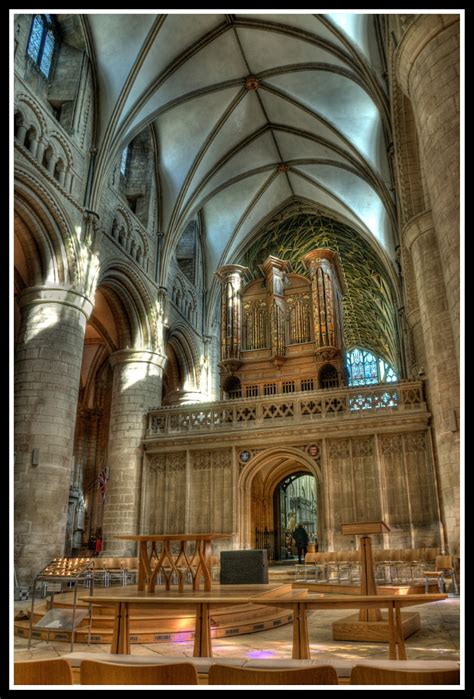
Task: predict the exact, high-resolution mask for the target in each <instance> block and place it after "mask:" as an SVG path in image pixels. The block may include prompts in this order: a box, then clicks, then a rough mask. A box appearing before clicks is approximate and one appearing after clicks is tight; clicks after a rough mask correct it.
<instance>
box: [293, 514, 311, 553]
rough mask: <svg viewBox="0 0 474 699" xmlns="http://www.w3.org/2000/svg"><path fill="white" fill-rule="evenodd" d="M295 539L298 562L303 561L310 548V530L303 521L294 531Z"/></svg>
mask: <svg viewBox="0 0 474 699" xmlns="http://www.w3.org/2000/svg"><path fill="white" fill-rule="evenodd" d="M293 539H294V540H295V544H296V548H297V551H298V563H303V561H304V557H305V556H306V551H307V550H308V541H309V536H308V532H307V531H306V529H305V528H304V527H303V525H302V524H301V523H300V524H298V526H297V527H296V529H295V531H294V532H293Z"/></svg>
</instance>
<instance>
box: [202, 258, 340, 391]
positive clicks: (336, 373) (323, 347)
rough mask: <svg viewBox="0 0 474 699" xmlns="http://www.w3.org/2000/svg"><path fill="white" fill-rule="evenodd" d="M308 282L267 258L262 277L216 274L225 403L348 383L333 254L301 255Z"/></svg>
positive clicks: (229, 269) (240, 270)
mask: <svg viewBox="0 0 474 699" xmlns="http://www.w3.org/2000/svg"><path fill="white" fill-rule="evenodd" d="M302 262H303V264H304V268H305V270H306V274H296V273H293V272H291V269H290V263H289V262H287V261H285V260H280V259H278V258H277V257H274V256H272V255H269V256H268V257H267V259H266V260H265V261H264V262H263V264H261V265H260V266H259V271H260V275H259V276H258V277H257V278H256V279H253V280H252V281H250V282H249V283H246V279H248V276H249V273H250V270H248V268H246V267H243V266H241V265H225V266H223V267H221V268H220V269H219V270H218V272H217V273H216V274H217V277H218V278H219V280H220V283H221V361H220V364H219V368H220V372H221V386H222V391H223V394H224V397H228V398H247V397H250V396H265V395H273V394H276V393H293V392H296V391H311V390H316V389H318V388H336V387H338V386H341V385H344V384H345V383H346V376H345V368H344V332H343V315H342V298H343V296H344V294H345V293H346V287H345V281H344V275H343V272H342V269H341V265H340V261H339V256H338V254H337V252H334V251H333V250H330V249H328V248H316V249H314V250H311V251H310V252H308V253H307V254H306V255H304V257H303V259H302Z"/></svg>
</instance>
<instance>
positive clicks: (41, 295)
mask: <svg viewBox="0 0 474 699" xmlns="http://www.w3.org/2000/svg"><path fill="white" fill-rule="evenodd" d="M17 300H18V303H19V305H20V308H24V307H26V306H32V305H37V304H40V303H49V304H52V303H57V304H59V305H62V306H72V307H73V308H76V309H77V310H78V311H81V313H83V314H84V315H85V317H86V320H88V319H89V317H90V315H91V313H92V309H93V307H94V304H93V302H92V301H91V300H90V299H89V298H88V297H87V296H85V295H84V294H83V293H81V292H80V291H78V290H77V289H72V288H66V287H61V286H51V287H48V286H33V287H28V288H27V289H23V291H20V293H19V294H18V295H17Z"/></svg>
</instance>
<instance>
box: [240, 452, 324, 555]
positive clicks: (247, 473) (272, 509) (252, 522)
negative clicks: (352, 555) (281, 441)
mask: <svg viewBox="0 0 474 699" xmlns="http://www.w3.org/2000/svg"><path fill="white" fill-rule="evenodd" d="M321 489H322V486H321V471H320V468H319V464H318V463H317V461H316V460H315V459H314V458H312V457H311V456H310V455H309V454H308V453H306V452H305V451H303V450H302V449H298V448H296V447H288V448H277V447H275V448H271V449H266V450H264V451H261V452H260V453H258V454H257V455H256V456H254V458H252V459H251V460H250V461H249V462H248V463H247V464H246V466H245V467H244V468H243V469H242V471H241V474H240V478H239V494H240V507H239V530H240V540H241V544H242V547H243V548H267V549H268V553H269V557H270V558H271V559H272V560H278V561H280V560H286V559H287V558H290V557H292V556H293V552H294V553H295V554H296V550H295V549H293V547H292V548H291V549H290V550H288V545H287V536H286V534H287V532H291V531H293V529H294V528H295V526H296V524H298V523H299V522H302V523H303V524H304V526H305V528H306V529H307V531H308V533H309V534H310V541H312V540H314V536H317V537H318V541H319V542H321V540H322V538H323V532H322V526H321V523H322V522H323V521H324V513H323V497H322V492H321ZM293 525H294V526H293ZM293 543H294V542H293Z"/></svg>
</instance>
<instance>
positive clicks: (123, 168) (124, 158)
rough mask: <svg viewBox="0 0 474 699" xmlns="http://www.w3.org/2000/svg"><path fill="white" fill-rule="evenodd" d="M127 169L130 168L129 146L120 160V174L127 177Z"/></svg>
mask: <svg viewBox="0 0 474 699" xmlns="http://www.w3.org/2000/svg"><path fill="white" fill-rule="evenodd" d="M127 167H128V146H125V148H124V149H123V151H122V157H121V158H120V174H121V175H123V176H124V177H125V175H126V174H127Z"/></svg>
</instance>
